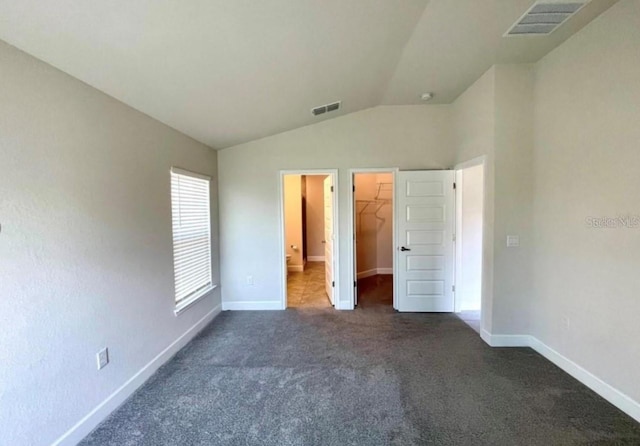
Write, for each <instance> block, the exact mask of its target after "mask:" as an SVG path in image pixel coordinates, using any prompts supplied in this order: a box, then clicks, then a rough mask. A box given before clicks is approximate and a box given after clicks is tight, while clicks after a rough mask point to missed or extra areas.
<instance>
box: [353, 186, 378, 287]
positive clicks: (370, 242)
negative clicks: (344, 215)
mask: <svg viewBox="0 0 640 446" xmlns="http://www.w3.org/2000/svg"><path fill="white" fill-rule="evenodd" d="M353 183H354V185H355V187H356V191H355V194H354V196H355V199H356V207H355V212H356V216H355V224H356V270H357V272H358V277H359V278H362V277H366V276H372V275H375V274H377V269H378V220H377V218H376V216H375V214H374V212H375V210H376V208H377V206H376V205H375V204H372V203H370V202H371V201H373V200H374V199H375V195H376V174H375V173H357V174H355V175H354V179H353Z"/></svg>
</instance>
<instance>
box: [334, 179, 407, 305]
mask: <svg viewBox="0 0 640 446" xmlns="http://www.w3.org/2000/svg"><path fill="white" fill-rule="evenodd" d="M399 170H400V169H399V168H398V167H375V168H370V167H365V168H354V169H349V230H348V232H347V240H349V249H348V250H347V253H348V259H349V260H348V268H349V274H348V276H347V277H348V279H349V283H350V284H351V286H349V289H350V291H349V294H348V296H347V297H348V300H347V306H346V307H345V308H344V309H345V310H347V309H348V310H353V309H355V301H356V295H355V290H356V283H357V280H358V277H357V275H356V254H357V253H356V251H355V249H354V246H355V237H356V231H355V224H356V219H355V211H356V208H355V199H356V195H355V191H354V187H355V181H354V180H355V174H363V173H390V174H391V175H392V177H393V185H392V186H393V187H392V191H391V194H392V195H391V196H392V197H393V199H392V200H391V201H392V203H391V206H392V208H391V232H392V234H391V237H392V244H393V308H394V309H396V307H397V301H396V299H397V296H398V280H397V277H398V274H397V271H396V268H397V265H398V258H397V257H398V249H397V246H396V240H397V234H396V230H397V226H396V203H397V197H396V176H397V173H398V171H399Z"/></svg>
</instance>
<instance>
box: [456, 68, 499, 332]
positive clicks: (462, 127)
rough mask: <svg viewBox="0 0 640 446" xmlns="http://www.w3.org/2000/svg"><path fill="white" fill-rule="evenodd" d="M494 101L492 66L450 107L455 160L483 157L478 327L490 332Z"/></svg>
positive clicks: (491, 319)
mask: <svg viewBox="0 0 640 446" xmlns="http://www.w3.org/2000/svg"><path fill="white" fill-rule="evenodd" d="M495 103H496V100H495V68H494V67H492V68H491V69H489V70H488V71H487V72H486V73H485V74H483V75H482V76H481V77H480V78H479V79H478V80H477V81H476V82H475V83H474V84H473V85H471V86H470V87H469V88H468V89H467V90H466V91H465V92H464V93H463V94H462V95H460V96H459V97H458V98H457V99H456V100H455V102H454V103H453V106H452V112H453V113H452V117H453V128H454V131H453V137H454V147H455V151H456V163H458V164H459V163H464V162H468V161H471V160H473V159H475V158H478V157H482V156H484V157H485V159H484V163H485V168H484V179H485V187H484V194H485V196H484V219H483V234H482V235H483V242H484V244H483V252H482V260H483V271H482V327H481V328H482V329H484V330H486V331H488V332H491V331H492V324H493V251H494V247H493V243H494V237H493V231H494V206H493V203H494V158H495V119H496V116H495Z"/></svg>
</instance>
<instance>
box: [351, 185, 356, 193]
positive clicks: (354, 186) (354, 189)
mask: <svg viewBox="0 0 640 446" xmlns="http://www.w3.org/2000/svg"><path fill="white" fill-rule="evenodd" d="M352 187H353V191H354V192H355V191H356V185H355V184H354V185H353V186H352Z"/></svg>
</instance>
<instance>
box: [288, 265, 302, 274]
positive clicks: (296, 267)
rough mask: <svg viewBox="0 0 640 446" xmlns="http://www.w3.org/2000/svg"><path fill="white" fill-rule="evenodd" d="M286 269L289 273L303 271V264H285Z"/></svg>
mask: <svg viewBox="0 0 640 446" xmlns="http://www.w3.org/2000/svg"><path fill="white" fill-rule="evenodd" d="M287 271H289V272H291V273H301V272H303V271H304V265H287Z"/></svg>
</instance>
